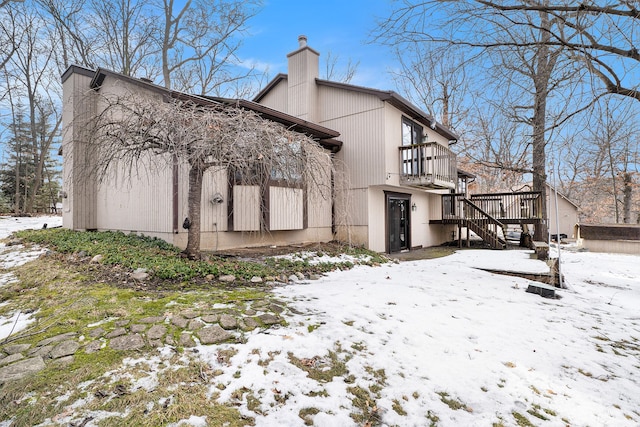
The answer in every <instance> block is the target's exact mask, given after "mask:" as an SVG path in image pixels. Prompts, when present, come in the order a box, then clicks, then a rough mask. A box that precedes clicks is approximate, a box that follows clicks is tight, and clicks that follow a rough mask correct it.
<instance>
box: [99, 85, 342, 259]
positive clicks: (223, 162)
mask: <svg viewBox="0 0 640 427" xmlns="http://www.w3.org/2000/svg"><path fill="white" fill-rule="evenodd" d="M102 102H103V103H104V105H106V107H105V109H104V110H103V111H102V112H101V113H100V114H99V115H98V116H97V117H96V119H95V121H94V125H93V130H92V132H91V134H90V135H89V138H88V143H89V146H90V147H91V150H92V151H93V152H95V153H96V155H95V156H96V159H97V162H96V163H95V165H93V167H94V168H93V169H92V170H91V173H93V174H95V176H97V178H98V179H99V180H100V181H103V180H104V179H105V178H107V177H108V176H109V173H111V172H113V170H114V166H116V165H117V168H115V169H117V170H119V171H128V173H129V174H132V173H134V172H135V171H137V170H138V169H139V168H141V167H142V168H143V167H146V164H145V163H144V161H145V159H148V156H153V159H154V160H153V163H154V164H156V165H158V164H159V162H160V163H162V159H164V161H165V162H166V163H163V166H166V165H167V164H173V162H174V161H177V162H180V163H182V164H186V165H188V171H189V172H188V173H189V185H188V212H189V217H188V219H189V221H188V224H186V225H188V227H187V228H188V241H187V246H186V249H185V250H184V254H185V255H186V256H188V257H190V258H198V257H199V256H200V212H201V199H202V179H203V175H204V172H205V171H207V170H209V169H215V170H225V171H227V172H228V176H230V177H233V180H234V182H235V183H240V184H241V185H261V184H263V183H264V182H265V180H267V179H269V177H278V178H279V179H281V180H284V181H290V182H291V181H298V182H299V181H300V180H304V181H305V182H306V183H307V184H308V185H321V183H324V185H330V182H331V180H330V176H331V175H330V171H328V170H327V167H326V165H327V164H330V161H329V162H328V156H329V155H328V154H327V153H326V152H325V151H324V150H323V149H322V148H321V147H320V146H319V144H318V143H316V142H315V141H314V140H312V139H311V138H309V137H307V136H305V135H303V134H300V133H298V132H294V131H292V130H289V129H287V128H285V127H284V126H283V125H281V124H279V123H276V122H273V121H270V120H266V119H263V118H261V117H260V116H259V115H258V114H257V113H256V112H253V111H251V110H247V109H243V108H240V107H239V106H237V105H229V104H222V103H219V102H213V101H205V100H203V99H202V98H197V99H196V98H191V97H187V96H183V95H181V96H180V97H179V98H170V99H165V102H161V103H159V102H157V101H154V100H149V99H145V97H141V96H140V94H139V93H137V94H129V95H119V96H116V95H113V96H105V98H104V100H103V101H102ZM230 179H231V178H230Z"/></svg>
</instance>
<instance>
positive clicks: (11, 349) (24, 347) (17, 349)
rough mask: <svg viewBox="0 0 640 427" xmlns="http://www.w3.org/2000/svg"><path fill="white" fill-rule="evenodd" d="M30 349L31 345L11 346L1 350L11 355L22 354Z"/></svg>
mask: <svg viewBox="0 0 640 427" xmlns="http://www.w3.org/2000/svg"><path fill="white" fill-rule="evenodd" d="M29 348H31V344H13V345H8V346H6V347H5V348H4V349H3V350H4V352H5V353H7V354H9V355H11V354H16V353H24V352H25V351H27V350H29Z"/></svg>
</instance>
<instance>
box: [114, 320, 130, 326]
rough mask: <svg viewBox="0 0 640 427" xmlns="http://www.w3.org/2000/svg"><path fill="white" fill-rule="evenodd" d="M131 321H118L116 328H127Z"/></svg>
mask: <svg viewBox="0 0 640 427" xmlns="http://www.w3.org/2000/svg"><path fill="white" fill-rule="evenodd" d="M130 322H131V321H130V320H129V319H122V320H117V321H116V326H118V327H120V326H127V325H128V324H129V323H130Z"/></svg>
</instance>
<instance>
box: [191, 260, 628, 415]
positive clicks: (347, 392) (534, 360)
mask: <svg viewBox="0 0 640 427" xmlns="http://www.w3.org/2000/svg"><path fill="white" fill-rule="evenodd" d="M529 253H530V252H529V251H504V252H496V251H490V250H466V251H461V252H458V253H456V254H455V255H453V256H449V257H446V258H440V259H434V260H424V261H412V262H406V263H401V264H399V265H394V264H389V265H383V266H381V267H378V268H369V267H356V268H354V269H353V270H351V271H346V272H338V273H332V274H330V275H329V276H327V277H325V278H323V279H321V280H319V281H316V282H312V283H309V284H306V285H292V286H285V287H282V288H280V289H278V291H277V292H278V293H279V294H280V297H281V298H283V299H288V300H290V301H292V304H293V305H294V306H295V307H296V308H297V309H298V310H299V311H300V312H302V313H304V314H301V315H299V316H297V317H296V318H294V319H292V320H291V322H290V327H288V328H283V329H279V330H277V331H270V333H269V334H256V335H254V336H252V337H251V338H250V339H249V340H248V342H247V343H246V344H243V345H230V346H228V347H229V348H234V349H235V350H236V351H237V354H236V355H235V356H234V357H233V358H232V360H231V362H230V364H229V366H226V367H225V366H222V368H223V369H224V371H225V373H224V375H223V376H220V377H218V378H217V379H216V381H217V383H221V384H224V390H223V391H222V392H221V395H220V399H222V400H231V401H233V400H235V401H236V403H238V404H241V405H242V408H243V411H244V413H246V415H249V416H252V417H257V419H256V424H257V425H268V426H279V425H288V426H291V425H303V421H302V419H301V418H300V414H304V413H308V414H312V415H310V416H309V417H308V418H307V419H309V420H312V421H313V425H318V426H335V425H358V424H357V423H354V421H353V419H352V418H351V416H350V415H351V414H352V413H353V411H354V408H353V406H354V403H355V404H357V403H358V397H362V395H364V399H365V402H364V403H363V402H360V405H361V406H364V408H361V409H363V410H364V411H365V412H367V411H368V415H367V416H366V417H364V418H363V419H362V421H363V422H361V424H360V425H366V422H370V423H371V424H372V425H375V424H376V423H380V424H382V425H398V426H424V425H430V424H431V423H433V425H438V426H461V425H469V426H471V425H473V426H480V425H492V424H493V423H495V425H505V426H507V425H558V426H559V425H574V426H586V425H599V426H605V425H610V426H623V425H629V426H637V425H638V424H639V423H640V408H639V407H638V398H637V396H640V314H638V313H639V312H638V308H640V257H638V256H625V255H607V254H591V253H577V252H573V253H564V252H563V254H562V256H563V262H564V264H563V267H564V273H565V276H566V282H567V285H568V286H569V289H567V290H562V291H560V292H559V294H560V295H561V296H562V299H559V300H550V299H544V298H541V297H539V296H537V295H533V294H528V293H526V292H525V289H526V287H527V284H528V283H529V282H528V281H527V280H524V279H519V278H514V277H507V276H497V275H493V274H490V273H486V272H484V271H481V270H477V269H474V267H482V268H495V269H499V268H504V269H510V270H513V271H531V272H540V271H544V269H545V268H546V266H545V264H544V263H542V262H540V261H537V260H532V259H530V258H529ZM199 350H200V353H199V354H200V355H201V357H203V358H205V360H207V361H208V362H209V363H210V364H211V365H213V366H215V367H216V368H217V369H219V368H221V366H220V363H218V362H217V360H216V352H217V350H216V349H214V348H210V347H201V348H200V349H199ZM334 355H335V356H334ZM332 358H333V359H332ZM335 358H338V359H339V360H341V361H343V362H344V369H343V372H341V375H340V376H335V377H333V378H330V379H329V380H326V379H325V380H324V381H323V380H315V379H313V378H312V377H313V375H311V374H312V373H313V368H314V367H315V366H316V365H317V369H319V370H323V369H324V370H328V369H331V368H332V365H335V363H336V361H335ZM300 360H302V361H304V362H305V364H304V365H303V366H302V367H301V366H300V363H299V362H297V363H296V361H300ZM307 366H308V367H310V368H312V369H304V368H305V367H307ZM237 390H251V391H252V392H251V393H249V392H247V393H245V394H244V395H243V394H242V393H240V394H238V393H237ZM234 392H235V393H234ZM248 396H249V397H250V398H248ZM257 402H259V403H257ZM249 407H251V409H249ZM523 417H526V418H527V419H528V420H529V422H530V423H531V424H526V421H525V420H523ZM518 423H520V424H518Z"/></svg>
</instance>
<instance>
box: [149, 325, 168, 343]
mask: <svg viewBox="0 0 640 427" xmlns="http://www.w3.org/2000/svg"><path fill="white" fill-rule="evenodd" d="M166 333H167V328H166V327H164V326H163V325H153V326H152V327H151V329H149V332H147V338H148V339H150V340H159V339H160V338H162V337H163V336H164V335H165V334H166Z"/></svg>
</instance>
